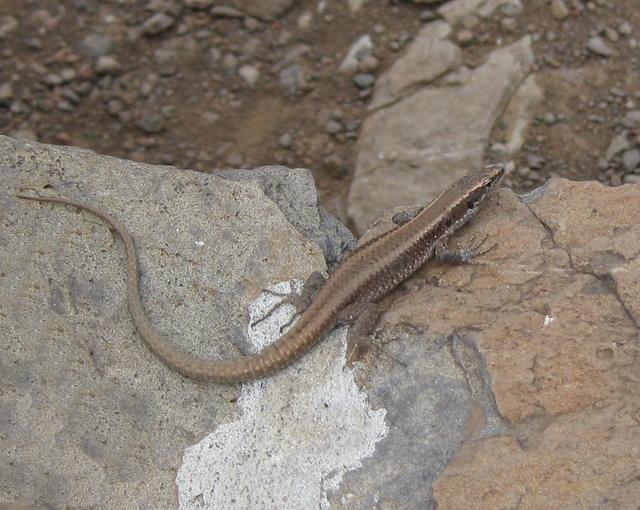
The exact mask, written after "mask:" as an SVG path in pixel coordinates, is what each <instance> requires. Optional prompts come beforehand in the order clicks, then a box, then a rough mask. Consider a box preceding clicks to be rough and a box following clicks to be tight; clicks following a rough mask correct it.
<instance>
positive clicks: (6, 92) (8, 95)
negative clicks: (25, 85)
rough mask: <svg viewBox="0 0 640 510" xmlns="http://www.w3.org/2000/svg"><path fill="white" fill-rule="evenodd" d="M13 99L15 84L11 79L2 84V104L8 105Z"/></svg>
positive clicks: (0, 102) (0, 103) (0, 86)
mask: <svg viewBox="0 0 640 510" xmlns="http://www.w3.org/2000/svg"><path fill="white" fill-rule="evenodd" d="M12 99H13V86H12V85H11V82H10V81H6V82H4V83H3V84H1V85H0V105H4V106H7V105H9V104H10V103H11V100H12Z"/></svg>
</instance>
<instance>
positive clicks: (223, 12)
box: [209, 5, 245, 18]
mask: <svg viewBox="0 0 640 510" xmlns="http://www.w3.org/2000/svg"><path fill="white" fill-rule="evenodd" d="M209 14H211V16H213V17H214V18H244V16H245V14H244V13H243V12H242V11H240V10H238V9H234V8H233V7H231V6H228V5H216V6H215V7H212V8H211V10H210V11H209Z"/></svg>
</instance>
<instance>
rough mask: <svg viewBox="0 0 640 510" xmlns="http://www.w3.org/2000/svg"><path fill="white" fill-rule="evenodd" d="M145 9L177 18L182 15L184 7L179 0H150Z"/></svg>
mask: <svg viewBox="0 0 640 510" xmlns="http://www.w3.org/2000/svg"><path fill="white" fill-rule="evenodd" d="M144 8H145V10H147V11H151V12H153V13H157V12H162V13H164V14H170V15H171V16H173V17H177V16H180V14H182V10H183V5H182V2H179V1H177V0H150V1H149V2H148V3H147V4H146V5H145V6H144Z"/></svg>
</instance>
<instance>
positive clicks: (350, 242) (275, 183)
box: [220, 166, 355, 268]
mask: <svg viewBox="0 0 640 510" xmlns="http://www.w3.org/2000/svg"><path fill="white" fill-rule="evenodd" d="M220 175H222V176H224V177H226V178H228V179H233V180H243V181H245V180H248V181H254V182H256V183H258V184H259V185H260V188H261V189H262V190H263V192H264V194H265V195H266V196H267V197H269V198H271V199H272V200H273V201H274V203H275V204H276V205H277V206H278V207H279V208H280V210H281V211H282V213H283V214H284V215H285V217H286V218H287V219H288V220H289V222H290V223H291V224H292V225H293V226H294V227H295V228H297V229H298V230H299V231H300V233H301V234H302V235H303V236H305V237H306V238H307V239H309V240H311V241H313V242H314V243H315V244H317V245H318V246H319V247H320V249H321V250H322V253H323V254H324V258H325V261H326V263H327V266H329V267H330V268H331V267H334V266H335V265H336V264H337V263H338V262H339V261H340V260H341V259H342V257H343V256H344V255H345V254H346V253H347V252H348V251H349V250H351V249H352V248H353V246H354V245H355V239H354V237H353V234H351V232H349V230H348V229H347V228H346V227H345V226H344V225H342V223H340V222H339V221H338V220H336V219H335V218H334V217H333V216H331V215H330V214H328V213H327V212H326V211H325V210H324V208H323V207H321V206H320V205H319V199H318V192H317V190H316V189H315V187H314V185H313V179H312V178H311V173H310V172H309V171H308V170H302V169H295V170H292V169H289V168H286V167H280V166H272V167H261V168H259V169H258V171H256V170H233V171H229V170H224V171H222V172H221V173H220ZM285 183H289V184H290V185H289V186H286V185H285ZM293 183H295V185H293V186H291V184H293ZM310 206H311V207H310ZM316 208H317V210H316Z"/></svg>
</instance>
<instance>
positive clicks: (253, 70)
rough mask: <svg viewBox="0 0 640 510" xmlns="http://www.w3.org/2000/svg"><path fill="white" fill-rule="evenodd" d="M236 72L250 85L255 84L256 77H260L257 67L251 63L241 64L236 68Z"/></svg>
mask: <svg viewBox="0 0 640 510" xmlns="http://www.w3.org/2000/svg"><path fill="white" fill-rule="evenodd" d="M238 74H239V75H240V77H241V78H242V79H243V80H244V81H246V82H247V83H248V84H249V85H251V86H252V87H253V86H254V85H255V84H256V82H257V81H258V78H260V71H259V70H258V68H257V67H255V66H252V65H244V66H242V67H241V68H240V69H239V70H238Z"/></svg>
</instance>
